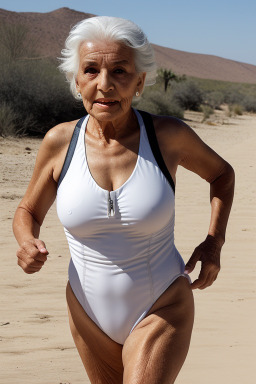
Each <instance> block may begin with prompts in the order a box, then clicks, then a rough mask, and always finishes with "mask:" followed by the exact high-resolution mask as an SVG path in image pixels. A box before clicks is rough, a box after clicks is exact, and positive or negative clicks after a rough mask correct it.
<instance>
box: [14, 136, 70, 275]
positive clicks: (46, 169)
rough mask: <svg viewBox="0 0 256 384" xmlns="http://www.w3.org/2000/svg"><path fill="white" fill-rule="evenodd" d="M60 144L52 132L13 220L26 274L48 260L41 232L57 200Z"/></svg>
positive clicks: (38, 158)
mask: <svg viewBox="0 0 256 384" xmlns="http://www.w3.org/2000/svg"><path fill="white" fill-rule="evenodd" d="M61 144H62V142H61V141H60V140H59V139H58V129H57V131H54V130H53V131H50V132H49V133H48V134H47V135H46V137H45V138H44V140H43V142H42V144H41V146H40V149H39V152H38V155H37V159H36V164H35V168H34V172H33V175H32V178H31V181H30V183H29V186H28V189H27V191H26V194H25V196H24V197H23V199H22V201H21V202H20V204H19V206H18V208H17V210H16V212H15V216H14V219H13V232H14V235H15V237H16V240H17V242H18V244H19V246H20V247H19V249H18V251H17V257H18V265H19V266H20V267H21V268H22V269H23V270H24V271H25V272H26V273H34V272H37V271H39V270H40V269H41V268H42V266H43V265H44V263H45V261H46V260H47V255H48V251H47V250H46V246H45V243H44V242H43V241H42V240H39V233H40V227H41V225H42V223H43V220H44V217H45V215H46V213H47V211H48V210H49V208H50V206H51V205H52V203H53V202H54V200H55V197H56V191H57V183H56V181H55V179H54V170H55V168H56V163H57V159H58V153H59V152H60V149H61Z"/></svg>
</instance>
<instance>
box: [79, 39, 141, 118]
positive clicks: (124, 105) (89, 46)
mask: <svg viewBox="0 0 256 384" xmlns="http://www.w3.org/2000/svg"><path fill="white" fill-rule="evenodd" d="M145 76H146V74H145V73H137V72H136V69H135V63H134V52H133V50H132V48H129V47H127V46H125V45H123V44H120V43H118V42H113V41H99V40H96V41H91V42H88V41H87V42H84V43H83V44H82V45H81V47H80V62H79V69H78V74H77V78H76V86H77V91H78V92H80V93H81V95H82V99H83V103H84V106H85V109H86V111H87V112H88V113H89V114H90V115H92V116H93V117H95V118H96V119H97V120H99V121H111V120H114V119H117V118H120V117H122V116H123V115H124V114H125V113H127V112H128V111H129V110H130V107H131V103H132V98H133V97H134V96H135V94H136V92H137V91H138V92H140V93H141V92H142V89H143V85H144V80H145Z"/></svg>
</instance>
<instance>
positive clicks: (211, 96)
mask: <svg viewBox="0 0 256 384" xmlns="http://www.w3.org/2000/svg"><path fill="white" fill-rule="evenodd" d="M204 103H205V104H208V105H209V106H210V107H211V108H212V109H220V107H221V105H222V104H223V103H224V95H223V93H222V92H220V91H212V92H207V93H205V94H204Z"/></svg>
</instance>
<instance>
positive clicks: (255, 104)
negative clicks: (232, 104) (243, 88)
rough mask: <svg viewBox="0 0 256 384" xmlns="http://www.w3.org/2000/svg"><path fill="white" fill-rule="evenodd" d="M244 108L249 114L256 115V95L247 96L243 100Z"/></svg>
mask: <svg viewBox="0 0 256 384" xmlns="http://www.w3.org/2000/svg"><path fill="white" fill-rule="evenodd" d="M242 106H243V107H244V109H245V110H246V111H247V112H252V113H256V95H255V96H253V95H245V96H244V98H243V100H242Z"/></svg>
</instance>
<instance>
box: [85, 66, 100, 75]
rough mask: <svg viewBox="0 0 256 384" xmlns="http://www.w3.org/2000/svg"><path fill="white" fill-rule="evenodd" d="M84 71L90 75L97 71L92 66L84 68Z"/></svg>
mask: <svg viewBox="0 0 256 384" xmlns="http://www.w3.org/2000/svg"><path fill="white" fill-rule="evenodd" d="M84 73H88V74H90V75H95V73H97V69H96V68H93V67H90V68H86V69H85V71H84Z"/></svg>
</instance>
